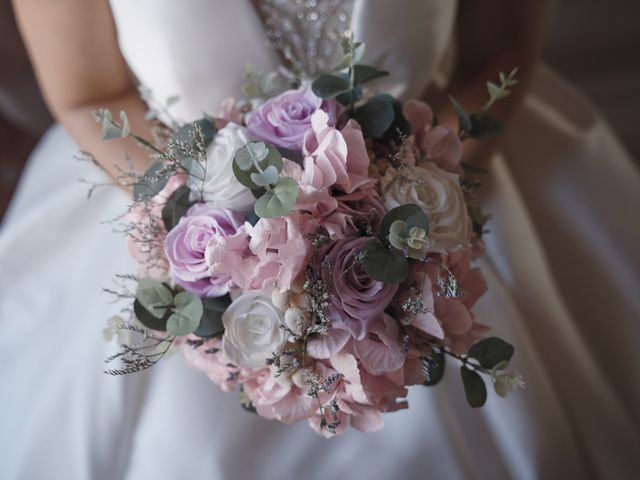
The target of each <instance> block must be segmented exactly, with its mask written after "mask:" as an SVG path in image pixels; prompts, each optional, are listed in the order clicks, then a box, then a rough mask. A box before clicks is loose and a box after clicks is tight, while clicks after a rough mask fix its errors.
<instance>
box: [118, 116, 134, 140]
mask: <svg viewBox="0 0 640 480" xmlns="http://www.w3.org/2000/svg"><path fill="white" fill-rule="evenodd" d="M120 121H121V122H122V131H121V133H120V134H121V135H122V136H123V137H127V136H129V134H130V133H131V125H130V124H129V118H128V117H127V113H126V112H125V111H124V110H121V111H120Z"/></svg>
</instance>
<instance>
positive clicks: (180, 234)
mask: <svg viewBox="0 0 640 480" xmlns="http://www.w3.org/2000/svg"><path fill="white" fill-rule="evenodd" d="M248 245H249V239H248V236H247V227H246V226H245V222H244V219H243V218H242V216H241V215H240V214H238V213H236V212H234V211H233V210H228V209H224V208H222V209H221V208H212V207H210V206H208V205H206V204H203V203H200V204H196V205H194V206H193V207H191V208H190V209H189V211H188V212H187V214H186V215H185V216H184V217H182V218H181V219H180V222H179V223H178V225H176V226H175V227H174V228H173V229H172V230H171V231H170V232H169V233H168V234H167V237H166V238H165V242H164V249H165V254H166V256H167V259H168V260H169V264H170V266H171V272H172V276H173V279H174V281H175V282H176V284H178V285H180V286H181V287H183V288H184V289H185V290H187V291H189V292H192V293H195V294H196V295H200V296H205V297H218V296H221V295H224V294H225V293H228V292H229V289H230V288H231V287H232V286H233V281H232V276H231V272H233V270H234V266H235V265H237V264H238V262H240V261H241V259H242V255H243V253H244V251H245V250H246V249H247V247H248Z"/></svg>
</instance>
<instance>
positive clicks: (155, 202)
mask: <svg viewBox="0 0 640 480" xmlns="http://www.w3.org/2000/svg"><path fill="white" fill-rule="evenodd" d="M186 183H187V179H186V177H185V176H184V175H174V176H172V177H171V178H170V179H169V181H168V182H167V184H166V185H165V186H164V188H163V189H162V190H160V192H158V194H157V195H155V196H154V197H153V198H151V200H150V203H149V205H148V206H147V205H144V204H141V203H136V204H135V205H134V207H133V208H132V209H131V211H130V212H129V214H128V215H127V221H128V222H129V224H130V225H131V227H132V229H131V232H130V233H131V236H130V237H129V239H128V248H129V254H130V255H131V256H132V257H133V258H134V260H136V261H137V262H138V274H139V276H140V277H144V276H150V277H152V278H155V279H156V280H160V281H164V280H167V279H168V277H169V262H168V261H167V258H166V257H165V254H164V246H163V239H164V236H165V235H166V234H167V230H166V228H165V226H164V223H163V221H162V209H163V208H164V206H165V205H166V203H167V199H168V198H169V197H170V196H171V194H172V193H173V192H175V191H176V190H177V189H178V188H179V187H181V186H182V185H185V184H186ZM149 207H150V208H149Z"/></svg>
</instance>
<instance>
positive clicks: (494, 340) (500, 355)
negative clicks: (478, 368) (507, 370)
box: [467, 337, 513, 368]
mask: <svg viewBox="0 0 640 480" xmlns="http://www.w3.org/2000/svg"><path fill="white" fill-rule="evenodd" d="M467 354H468V355H469V356H470V357H473V358H475V359H476V360H478V361H479V362H480V365H482V366H483V367H484V368H493V367H495V366H496V365H498V364H500V363H501V362H508V361H509V360H511V357H513V346H512V345H511V344H509V343H507V342H505V341H504V340H502V339H501V338H498V337H489V338H484V339H482V340H480V341H479V342H476V343H474V344H473V345H472V346H471V348H469V352H467Z"/></svg>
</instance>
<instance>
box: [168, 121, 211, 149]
mask: <svg viewBox="0 0 640 480" xmlns="http://www.w3.org/2000/svg"><path fill="white" fill-rule="evenodd" d="M198 131H199V132H200V134H201V135H202V141H203V143H204V147H205V148H207V147H208V146H209V145H210V144H211V142H213V139H214V138H215V136H216V133H217V129H216V127H215V126H214V125H213V123H212V122H211V121H210V120H208V119H206V118H201V119H200V120H196V121H195V122H191V123H187V124H186V125H184V126H182V127H181V128H180V129H179V130H178V131H177V132H176V133H175V134H174V135H173V138H174V140H178V141H180V142H183V143H186V144H187V145H194V143H195V141H196V138H197V137H198Z"/></svg>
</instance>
